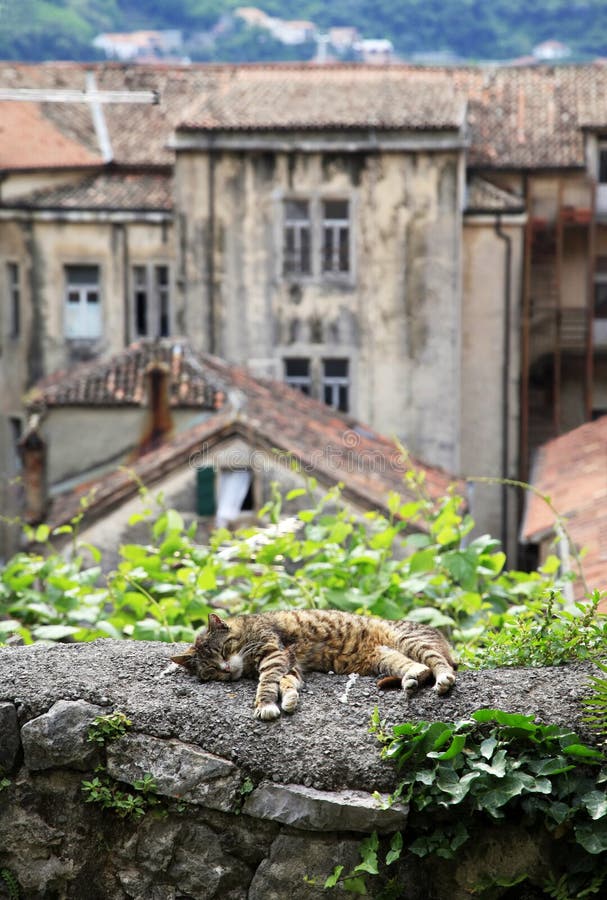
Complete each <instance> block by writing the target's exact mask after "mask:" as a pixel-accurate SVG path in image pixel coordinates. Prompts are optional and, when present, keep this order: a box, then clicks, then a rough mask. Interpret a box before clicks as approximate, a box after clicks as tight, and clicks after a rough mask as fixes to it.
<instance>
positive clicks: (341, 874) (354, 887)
mask: <svg viewBox="0 0 607 900" xmlns="http://www.w3.org/2000/svg"><path fill="white" fill-rule="evenodd" d="M402 849H403V836H402V834H401V833H400V831H397V832H396V833H395V834H393V835H392V837H391V839H390V843H389V845H388V848H387V850H386V852H385V855H384V857H383V860H380V841H379V838H378V836H377V832H373V833H372V834H370V835H369V836H368V837H366V838H365V839H364V840H363V841H361V843H360V846H359V848H358V852H359V855H360V862H359V863H358V865H357V866H355V867H354V868H353V869H352V871H351V872H345V867H344V866H341V865H338V866H335V869H334V870H333V872H332V874H331V875H329V877H328V878H327V879H326V881H325V883H324V888H325V889H327V888H333V887H335V886H336V885H338V884H340V885H342V887H343V888H344V890H345V891H347V892H348V893H351V894H363V895H364V894H366V893H367V884H366V881H365V876H366V875H379V874H380V866H381V867H382V868H387V867H389V866H391V865H392V863H395V862H396V861H397V860H398V859H400V856H401V852H402ZM393 890H395V891H397V892H396V893H392V891H393ZM392 896H393V897H394V898H396V897H398V896H400V893H398V884H397V882H396V879H389V880H388V881H387V883H386V884H385V885H384V890H383V891H382V900H390V898H391V897H392Z"/></svg>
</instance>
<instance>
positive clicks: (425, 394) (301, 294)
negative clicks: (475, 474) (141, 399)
mask: <svg viewBox="0 0 607 900" xmlns="http://www.w3.org/2000/svg"><path fill="white" fill-rule="evenodd" d="M458 160H459V156H458V154H457V152H437V153H429V152H417V153H412V152H411V153H402V152H392V153H388V152H381V151H379V150H378V151H375V152H362V151H358V152H351V153H346V152H337V153H320V152H310V153H303V152H295V151H293V152H282V151H275V152H274V151H272V152H261V151H258V152H246V153H245V152H236V151H225V150H224V151H221V152H219V151H218V152H215V153H213V155H212V156H209V154H208V153H204V152H196V153H179V154H178V159H177V163H176V203H177V210H178V216H177V220H178V222H179V223H180V224H179V226H178V227H179V228H180V229H181V232H180V238H179V240H178V246H179V248H180V250H181V253H182V259H181V262H180V264H179V269H180V271H181V272H182V275H183V277H184V279H185V283H186V284H187V288H186V299H185V303H186V307H187V321H188V334H190V335H191V336H192V338H193V339H194V341H195V343H197V344H198V345H199V346H203V347H204V348H205V349H213V350H214V352H216V353H218V354H219V355H221V356H224V357H225V358H227V359H228V360H229V361H230V362H236V363H251V362H253V364H255V363H256V361H268V360H269V361H272V360H273V361H274V362H273V366H272V367H271V371H273V372H274V374H275V376H276V377H279V378H281V377H282V375H283V370H282V359H283V358H284V357H287V356H305V357H308V358H310V359H312V360H313V361H317V370H318V367H319V365H320V360H321V359H322V358H323V357H344V358H347V359H349V360H350V370H351V408H350V411H351V412H352V413H353V414H354V415H356V416H357V417H358V418H360V419H362V420H363V421H367V422H369V424H371V425H372V426H373V427H375V428H377V429H378V430H379V431H382V432H384V433H386V434H397V435H398V436H399V437H401V438H403V439H404V440H405V441H406V443H407V444H408V445H409V447H410V448H411V450H412V451H413V452H415V453H416V454H417V455H419V456H421V457H422V458H423V459H424V460H425V461H426V462H428V463H434V464H437V465H442V466H444V467H446V468H448V469H450V470H452V471H455V470H457V469H458V465H459V382H460V379H459V365H460V363H459V359H460V354H459V340H460V338H459V334H460V321H459V317H460V269H461V266H460V256H461V247H460V243H461V214H460V208H461V203H460V179H459V177H458ZM288 197H296V198H297V197H299V198H307V199H310V200H312V202H314V201H316V202H319V201H320V200H321V199H323V198H329V199H330V198H335V199H348V200H349V201H350V207H351V225H352V230H351V247H352V270H353V271H352V277H351V278H349V279H346V280H344V281H343V282H342V283H340V284H337V283H335V282H334V281H333V282H331V281H329V280H327V279H321V278H316V279H315V278H314V277H311V278H305V279H300V280H299V281H294V280H293V279H287V278H284V277H283V276H282V274H281V255H282V203H283V200H284V199H285V198H288ZM211 211H212V212H211ZM186 223H187V225H186ZM209 235H212V236H213V246H212V252H210V249H209V247H208V244H207V239H208V237H209ZM211 285H212V290H211ZM211 322H212V327H211V325H210V323H211Z"/></svg>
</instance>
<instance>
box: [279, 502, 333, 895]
mask: <svg viewBox="0 0 607 900" xmlns="http://www.w3.org/2000/svg"><path fill="white" fill-rule="evenodd" d="M287 499H288V498H287ZM343 870H344V867H343V866H335V868H334V869H333V874H332V875H329V877H328V878H327V880H326V881H325V885H324V886H325V887H326V888H332V887H335V885H336V884H337V882H338V881H339V876H340V875H341V873H342V872H343Z"/></svg>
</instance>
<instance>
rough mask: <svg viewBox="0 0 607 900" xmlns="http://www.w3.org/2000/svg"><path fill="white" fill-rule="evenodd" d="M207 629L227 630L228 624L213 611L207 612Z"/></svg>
mask: <svg viewBox="0 0 607 900" xmlns="http://www.w3.org/2000/svg"><path fill="white" fill-rule="evenodd" d="M209 631H229V626H228V625H226V623H225V622H224V621H223V619H220V618H219V616H216V615H215V613H209Z"/></svg>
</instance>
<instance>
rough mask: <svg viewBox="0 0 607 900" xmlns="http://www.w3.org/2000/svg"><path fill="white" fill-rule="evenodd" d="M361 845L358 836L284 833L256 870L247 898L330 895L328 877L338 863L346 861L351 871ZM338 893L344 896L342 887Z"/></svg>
mask: <svg viewBox="0 0 607 900" xmlns="http://www.w3.org/2000/svg"><path fill="white" fill-rule="evenodd" d="M359 845H360V841H359V840H348V839H344V840H335V839H332V838H324V837H319V836H317V835H306V836H305V837H298V836H295V835H288V834H281V835H279V836H278V837H277V838H276V840H275V841H274V843H273V844H272V849H271V852H270V856H269V858H268V859H264V861H263V862H262V863H261V865H260V866H259V868H258V869H257V871H256V872H255V877H254V878H253V881H252V882H251V886H250V887H249V893H248V894H247V897H248V900H285V897H292V898H293V900H322V898H328V897H330V896H331V893H332V892H331V891H325V890H324V889H323V884H324V882H325V880H326V879H327V878H328V876H329V875H330V874H331V873H332V872H333V869H334V868H335V866H336V865H343V866H344V869H345V871H346V872H348V871H351V870H352V869H353V868H354V866H355V865H356V864H357V863H359V862H360V857H359V854H358V847H359ZM370 881H371V879H370ZM370 887H372V885H370ZM338 896H340V897H341V896H343V893H342V891H339V892H338ZM348 896H349V895H348ZM370 896H372V894H371V895H370Z"/></svg>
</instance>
